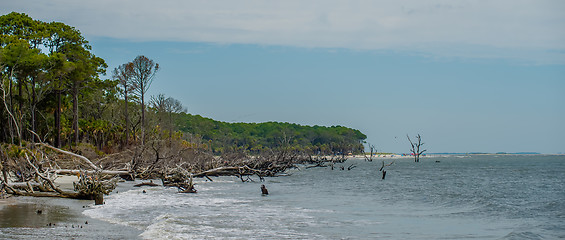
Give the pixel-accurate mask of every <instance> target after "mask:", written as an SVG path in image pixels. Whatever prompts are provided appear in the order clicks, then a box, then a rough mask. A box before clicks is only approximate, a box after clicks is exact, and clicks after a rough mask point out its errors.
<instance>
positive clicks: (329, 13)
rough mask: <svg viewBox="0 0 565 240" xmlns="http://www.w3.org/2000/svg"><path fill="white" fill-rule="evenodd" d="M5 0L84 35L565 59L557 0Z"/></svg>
mask: <svg viewBox="0 0 565 240" xmlns="http://www.w3.org/2000/svg"><path fill="white" fill-rule="evenodd" d="M2 1H3V2H4V3H2V5H3V6H5V7H3V9H4V10H3V11H4V12H3V13H6V12H8V11H22V12H26V13H28V14H29V15H30V16H32V17H33V18H36V19H41V20H44V21H52V20H55V21H62V22H65V23H67V24H69V25H73V26H76V27H77V28H78V29H80V30H81V31H82V32H83V33H84V34H85V35H87V36H99V37H110V38H119V39H128V40H133V41H191V42H214V43H227V44H232V43H244V44H263V45H285V46H298V47H315V48H317V47H321V48H346V49H361V50H394V51H408V52H423V53H425V54H432V55H439V56H447V57H479V58H481V57H483V58H493V57H494V58H518V59H532V58H534V59H533V60H534V61H537V62H543V63H547V62H549V63H552V62H557V63H565V54H563V50H564V49H565V30H564V29H565V15H564V14H563V12H565V1H561V0H499V1H485V0H473V1H471V0H459V1H454V0H428V1H425V0H400V1H375V0H351V1H338V0H315V1H303V0H285V1H270V0H241V1H234V0H219V1H197V0H165V1H158V2H156V1H149V0H122V1H112V0H97V1H75V0H51V1H41V0H21V1H9V2H8V1H7V0H2ZM445 46H448V47H447V48H445ZM482 47H484V48H482ZM453 48H455V49H457V51H450V50H449V49H453ZM466 49H467V50H466ZM492 49H496V51H492Z"/></svg>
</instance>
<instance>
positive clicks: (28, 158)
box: [1, 143, 116, 204]
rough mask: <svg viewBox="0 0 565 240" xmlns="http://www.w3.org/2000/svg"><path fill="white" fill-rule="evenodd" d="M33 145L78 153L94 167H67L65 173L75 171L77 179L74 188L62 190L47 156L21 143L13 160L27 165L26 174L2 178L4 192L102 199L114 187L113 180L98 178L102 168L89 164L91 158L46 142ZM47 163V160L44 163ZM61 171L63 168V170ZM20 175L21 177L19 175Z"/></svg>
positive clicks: (18, 166)
mask: <svg viewBox="0 0 565 240" xmlns="http://www.w3.org/2000/svg"><path fill="white" fill-rule="evenodd" d="M35 145H36V146H43V147H46V148H49V149H52V150H54V151H57V152H59V153H64V154H67V155H70V156H73V157H77V158H80V159H82V160H83V161H85V162H86V163H87V164H88V165H89V166H90V167H92V168H93V169H94V172H93V173H90V174H89V173H87V172H84V171H80V170H76V171H72V170H67V173H71V174H78V175H79V181H78V182H74V183H73V186H74V191H64V190H62V189H60V188H59V187H58V186H56V185H55V183H54V181H55V178H56V177H57V174H56V170H55V171H53V170H49V168H47V166H46V165H49V167H51V166H52V165H51V164H50V161H49V159H48V156H47V155H46V154H45V153H44V152H42V151H40V150H39V149H38V148H36V149H29V148H23V147H20V148H18V149H16V151H17V152H18V155H17V157H15V159H14V163H15V164H17V169H27V170H26V174H27V175H26V176H27V177H26V178H23V177H22V178H21V180H23V182H16V183H6V182H5V179H2V181H1V184H2V186H3V188H4V189H5V190H6V192H7V193H9V194H13V195H21V196H34V197H62V198H74V199H90V200H94V199H96V203H97V204H98V203H99V202H100V203H101V202H102V201H103V200H102V199H103V197H102V196H103V195H102V194H108V193H109V192H110V191H111V190H113V189H114V188H115V184H116V181H115V180H112V181H105V180H101V178H99V177H98V176H99V175H100V172H101V171H102V169H100V168H99V167H97V166H96V165H94V164H92V162H91V161H90V160H89V159H88V158H86V157H84V156H81V155H78V154H75V153H71V152H68V151H65V150H61V149H58V148H55V147H52V146H50V145H48V144H45V143H37V144H35ZM47 163H49V164H47ZM61 172H65V170H62V171H61ZM19 179H20V178H19Z"/></svg>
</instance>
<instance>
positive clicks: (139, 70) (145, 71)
mask: <svg viewBox="0 0 565 240" xmlns="http://www.w3.org/2000/svg"><path fill="white" fill-rule="evenodd" d="M132 63H133V78H132V83H133V87H134V88H133V90H134V92H135V93H136V94H137V95H138V96H139V98H140V100H141V143H142V144H145V128H146V122H145V94H146V93H147V90H149V87H150V86H151V83H152V82H153V79H154V78H155V74H156V73H157V71H159V64H158V63H155V62H154V61H153V60H151V59H149V58H147V57H145V56H143V55H140V56H137V57H136V58H135V59H134V60H133V62H132Z"/></svg>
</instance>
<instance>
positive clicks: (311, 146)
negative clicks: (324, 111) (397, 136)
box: [177, 113, 367, 154]
mask: <svg viewBox="0 0 565 240" xmlns="http://www.w3.org/2000/svg"><path fill="white" fill-rule="evenodd" d="M177 125H178V126H179V128H180V130H181V131H183V132H187V133H190V134H192V135H196V136H200V137H202V139H203V140H205V141H211V143H212V148H213V150H214V151H215V152H216V153H221V152H222V151H226V149H229V148H230V147H236V148H239V149H243V150H247V151H250V152H258V151H260V150H264V149H275V148H281V147H285V148H291V149H294V150H298V151H308V152H310V153H314V154H317V153H321V154H334V153H335V154H339V153H343V154H347V153H359V152H362V151H363V145H362V141H363V140H364V139H366V138H367V136H365V134H363V133H361V132H360V131H359V130H355V129H351V128H346V127H342V126H332V127H323V126H302V125H298V124H293V123H279V122H266V123H226V122H219V121H215V120H213V119H210V118H205V117H202V116H199V115H192V114H186V113H180V114H179V115H178V119H177Z"/></svg>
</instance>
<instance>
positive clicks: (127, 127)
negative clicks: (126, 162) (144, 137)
mask: <svg viewBox="0 0 565 240" xmlns="http://www.w3.org/2000/svg"><path fill="white" fill-rule="evenodd" d="M124 96H125V103H126V104H125V105H126V106H125V107H126V112H125V114H126V146H128V145H129V113H128V88H127V85H124Z"/></svg>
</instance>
